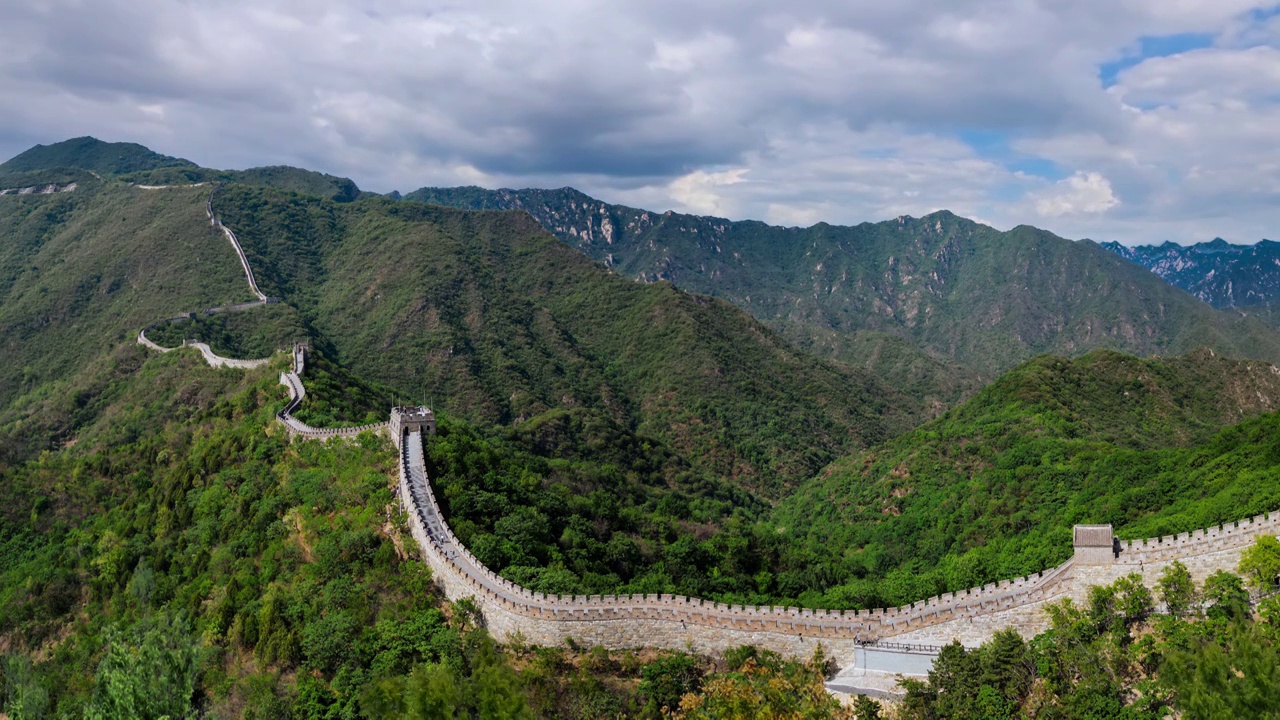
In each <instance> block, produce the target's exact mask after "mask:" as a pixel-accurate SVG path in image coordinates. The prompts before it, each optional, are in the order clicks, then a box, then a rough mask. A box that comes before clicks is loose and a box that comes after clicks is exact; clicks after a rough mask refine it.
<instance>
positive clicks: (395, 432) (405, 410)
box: [391, 405, 436, 447]
mask: <svg viewBox="0 0 1280 720" xmlns="http://www.w3.org/2000/svg"><path fill="white" fill-rule="evenodd" d="M415 430H417V431H419V432H423V433H426V434H427V435H435V434H436V415H435V413H433V412H431V408H427V407H422V406H421V405H418V406H416V407H393V408H391V440H392V441H393V442H395V444H396V447H400V440H401V438H403V437H404V434H405V433H408V432H413V431H415Z"/></svg>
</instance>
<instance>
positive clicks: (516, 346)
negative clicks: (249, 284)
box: [217, 185, 919, 494]
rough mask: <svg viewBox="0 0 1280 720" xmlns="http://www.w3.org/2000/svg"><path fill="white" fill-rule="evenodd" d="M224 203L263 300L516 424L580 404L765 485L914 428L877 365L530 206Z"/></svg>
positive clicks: (345, 356) (443, 399)
mask: <svg viewBox="0 0 1280 720" xmlns="http://www.w3.org/2000/svg"><path fill="white" fill-rule="evenodd" d="M217 208H218V212H219V214H220V215H221V216H222V218H223V220H224V221H225V222H227V223H228V224H229V225H230V226H232V227H234V228H236V229H237V233H238V234H239V236H240V238H241V241H242V242H243V243H244V245H245V252H246V253H248V254H249V256H250V260H251V262H253V263H254V265H255V267H257V268H259V270H258V278H259V283H260V285H261V286H262V287H263V289H264V291H265V292H267V293H268V294H272V295H278V296H280V297H282V298H284V299H285V300H286V302H288V303H290V304H293V305H294V306H296V307H297V308H298V309H299V310H300V312H301V313H302V314H303V316H304V317H306V318H307V319H308V321H309V322H310V324H311V326H312V327H314V328H315V330H316V332H317V333H318V334H319V335H320V336H321V337H322V338H323V341H324V342H327V343H330V344H331V348H332V351H333V355H334V357H335V358H336V359H337V361H338V362H339V363H341V364H343V365H345V366H348V367H350V368H351V369H352V370H353V371H355V372H356V373H358V374H359V375H361V376H364V377H368V378H370V379H373V380H376V381H378V382H382V383H385V384H387V385H389V386H391V387H394V388H397V389H398V390H399V391H400V392H402V393H404V394H405V395H406V396H409V397H424V396H425V398H426V399H427V400H429V401H431V402H432V403H435V404H436V405H438V406H442V407H445V408H448V409H450V410H452V411H454V412H457V413H459V414H461V415H463V416H465V417H468V418H472V419H476V420H483V421H485V422H496V423H501V424H508V423H513V422H519V421H521V420H523V419H528V418H532V417H535V416H537V415H540V414H542V413H544V412H546V411H548V410H551V409H554V408H559V407H565V408H575V407H581V408H586V409H589V410H591V411H593V412H597V413H600V414H602V415H603V416H604V417H607V418H609V419H610V420H611V421H613V422H618V423H621V424H623V425H625V426H629V427H634V428H635V429H636V430H637V431H639V432H641V433H644V434H646V435H651V436H653V437H657V438H662V439H663V440H664V441H667V442H670V443H671V444H672V447H673V448H674V449H675V450H676V451H677V452H679V453H680V454H681V455H683V456H685V457H689V458H690V459H691V461H692V462H693V463H694V464H695V466H697V467H698V468H700V469H701V470H704V471H707V472H709V473H711V474H712V475H715V476H717V477H728V478H734V479H735V480H736V481H738V482H740V483H741V484H742V485H744V486H746V487H750V488H753V489H756V490H759V491H762V492H765V493H768V494H777V493H779V492H781V491H782V489H783V488H785V487H786V486H788V485H790V484H794V483H795V482H798V481H799V480H801V479H803V478H805V477H807V476H809V475H811V474H812V473H813V472H815V471H816V470H817V469H818V468H820V467H821V466H822V465H825V464H826V463H827V462H829V461H830V460H831V459H834V458H835V457H837V456H838V455H839V454H841V453H842V452H844V451H846V449H848V448H854V447H860V446H861V447H865V446H867V445H870V444H873V443H875V442H879V441H880V440H883V439H885V438H888V437H890V436H892V435H894V434H896V433H898V432H901V431H902V430H904V429H906V428H907V427H909V426H910V425H912V424H913V423H914V418H916V417H917V416H918V414H919V409H918V407H917V406H916V405H915V404H914V403H913V402H912V401H910V400H909V399H908V398H907V397H906V396H905V395H902V394H901V393H898V392H896V391H894V390H891V389H889V388H888V387H887V386H886V385H885V384H884V383H882V382H880V381H879V380H877V379H876V378H875V377H874V376H872V375H871V374H869V373H867V372H864V371H858V370H852V369H849V368H846V367H843V366H837V365H832V364H829V363H826V362H823V361H820V360H816V359H814V358H811V357H809V356H807V355H805V354H803V353H801V352H798V351H796V350H795V349H793V348H792V347H791V346H789V345H788V344H787V343H786V342H785V341H784V340H782V339H781V338H779V337H777V336H776V335H774V334H773V333H772V332H770V331H769V330H767V329H766V328H764V327H763V326H761V325H760V324H759V323H757V322H755V321H754V320H752V319H751V318H750V317H749V316H748V315H746V314H745V313H743V312H741V311H740V310H738V309H737V308H735V307H733V306H731V305H729V304H727V303H724V302H721V301H718V300H713V299H710V298H705V297H699V296H696V295H690V294H687V293H685V292H682V291H680V290H677V289H676V288H674V287H672V286H671V285H669V284H667V283H659V284H653V285H645V284H639V283H635V282H632V281H629V280H626V279H624V278H622V277H619V276H617V275H615V274H613V273H611V272H610V271H608V270H607V269H606V268H604V267H602V266H600V265H598V264H596V263H593V262H591V261H590V260H589V259H587V258H586V257H584V256H582V255H581V254H579V253H577V252H574V251H573V250H571V249H569V248H566V247H565V246H564V245H563V244H561V243H559V242H557V241H556V240H555V239H554V238H553V237H551V236H550V235H548V234H546V233H545V232H544V231H542V230H541V228H539V227H538V226H537V225H536V224H535V223H533V222H532V221H531V220H529V218H528V216H526V215H524V214H522V213H504V212H491V213H475V212H461V211H457V210H449V209H444V208H439V207H429V206H426V205H422V204H418V203H405V202H399V203H397V202H394V201H391V200H386V199H380V198H366V199H362V200H360V201H357V202H354V203H335V202H328V201H322V200H320V199H318V198H314V197H306V196H299V195H292V194H285V193H281V192H277V191H274V190H270V189H262V188H251V187H248V186H243V185H232V186H229V187H227V188H226V189H225V190H224V191H222V192H221V193H220V194H219V196H218V200H217Z"/></svg>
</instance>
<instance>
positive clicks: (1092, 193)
mask: <svg viewBox="0 0 1280 720" xmlns="http://www.w3.org/2000/svg"><path fill="white" fill-rule="evenodd" d="M1119 204H1120V201H1119V200H1117V199H1116V196H1115V194H1114V193H1112V192H1111V183H1109V182H1107V179H1106V178H1104V177H1102V175H1101V174H1099V173H1096V172H1077V173H1076V174H1075V175H1072V176H1071V177H1069V178H1066V179H1064V180H1060V181H1058V182H1057V183H1056V184H1054V186H1053V187H1052V188H1050V189H1049V190H1047V191H1043V192H1041V193H1039V194H1038V195H1037V196H1035V207H1036V212H1037V213H1039V214H1040V215H1041V216H1043V217H1058V216H1060V215H1077V214H1081V213H1088V214H1096V213H1101V212H1106V211H1107V210H1110V209H1111V208H1113V207H1115V206H1116V205H1119Z"/></svg>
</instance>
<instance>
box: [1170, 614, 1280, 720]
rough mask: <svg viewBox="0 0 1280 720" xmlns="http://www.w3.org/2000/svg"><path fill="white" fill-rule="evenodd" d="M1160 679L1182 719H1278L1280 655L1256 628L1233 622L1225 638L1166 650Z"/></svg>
mask: <svg viewBox="0 0 1280 720" xmlns="http://www.w3.org/2000/svg"><path fill="white" fill-rule="evenodd" d="M1224 640H1225V641H1224ZM1161 678H1162V679H1163V682H1164V683H1165V684H1166V685H1167V686H1168V687H1170V688H1171V689H1172V690H1173V691H1174V697H1173V705H1174V707H1176V708H1177V709H1178V710H1181V711H1182V713H1183V715H1182V716H1183V717H1184V718H1187V720H1201V719H1203V720H1212V719H1216V718H1262V719H1265V718H1272V719H1275V718H1280V707H1278V706H1277V705H1276V702H1275V699H1276V698H1277V697H1280V651H1277V648H1276V645H1275V644H1274V643H1271V642H1268V640H1267V639H1266V638H1265V637H1264V636H1263V635H1262V632H1261V629H1260V628H1259V627H1258V626H1256V625H1246V624H1243V623H1242V624H1235V625H1233V626H1232V628H1231V630H1230V632H1229V633H1228V635H1227V637H1226V638H1215V639H1214V640H1212V641H1211V642H1208V643H1205V644H1204V645H1202V646H1200V647H1199V648H1196V649H1194V650H1192V651H1189V652H1179V651H1173V652H1170V653H1169V655H1168V656H1167V659H1166V660H1165V663H1164V665H1163V666H1162V668H1161Z"/></svg>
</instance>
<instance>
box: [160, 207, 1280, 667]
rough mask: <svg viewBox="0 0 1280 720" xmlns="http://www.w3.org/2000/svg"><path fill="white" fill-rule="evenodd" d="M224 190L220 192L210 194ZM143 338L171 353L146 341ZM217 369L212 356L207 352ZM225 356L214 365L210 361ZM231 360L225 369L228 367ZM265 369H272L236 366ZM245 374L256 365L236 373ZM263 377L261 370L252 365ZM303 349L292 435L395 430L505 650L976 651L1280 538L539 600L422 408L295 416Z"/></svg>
mask: <svg viewBox="0 0 1280 720" xmlns="http://www.w3.org/2000/svg"><path fill="white" fill-rule="evenodd" d="M215 191H216V188H215ZM212 197H213V194H212V193H210V200H209V202H208V204H207V206H206V210H207V212H208V214H209V218H210V222H211V223H213V224H214V225H215V227H219V228H221V229H222V230H223V231H224V232H225V233H226V235H227V237H228V239H229V240H230V241H231V243H232V246H233V247H235V248H236V254H237V255H238V256H239V257H240V261H241V264H242V265H243V266H244V269H245V275H246V277H247V279H248V281H249V284H250V287H251V288H252V289H253V291H254V293H255V294H256V295H258V297H259V301H258V303H250V304H249V305H257V304H261V303H263V302H266V297H265V296H264V295H263V294H262V293H261V292H259V291H258V288H257V285H256V283H255V282H254V279H253V273H252V271H251V270H250V268H249V265H248V260H247V259H246V258H245V256H244V253H243V251H242V250H241V249H240V246H239V242H238V240H236V238H235V234H234V233H232V232H231V231H230V230H229V229H227V228H226V227H225V226H223V225H222V224H221V222H220V221H219V220H218V219H217V217H216V216H215V214H214V212H213V206H212ZM138 342H139V343H142V344H144V345H146V346H148V347H151V348H154V349H156V350H160V351H162V352H164V351H167V350H169V348H162V347H160V346H158V345H156V344H155V343H152V342H151V341H149V340H147V338H146V336H145V331H144V332H142V333H139V335H138ZM202 352H205V357H206V359H207V360H210V364H215V363H214V361H213V360H212V359H210V355H211V353H208V352H207V346H205V347H204V348H203V349H202ZM213 357H217V356H213ZM221 360H223V361H224V364H226V361H228V360H229V359H226V358H221ZM231 362H237V363H257V364H261V363H262V362H265V361H264V360H251V361H231ZM231 366H232V367H249V365H231ZM252 366H253V367H256V366H257V365H252ZM305 367H306V350H305V348H303V347H301V346H295V347H294V350H293V363H292V367H291V369H290V370H289V372H285V373H281V376H280V381H281V384H283V385H285V387H286V388H287V389H288V392H289V397H290V400H289V403H288V404H287V405H286V406H285V409H284V410H283V411H282V412H281V413H280V415H279V417H278V419H279V421H280V422H281V423H283V424H284V426H285V427H286V428H287V430H288V432H289V433H290V435H291V436H294V437H304V438H314V439H321V440H324V439H330V438H335V437H353V436H355V435H357V434H359V433H360V432H363V431H366V430H374V431H376V432H389V434H390V435H391V438H392V440H393V442H394V443H395V445H396V447H397V449H398V450H399V465H400V467H399V476H400V478H399V488H398V494H399V498H400V501H401V504H402V507H403V509H404V510H405V512H406V514H407V516H408V524H409V528H410V531H411V533H412V535H413V537H414V539H415V540H416V541H417V544H418V545H419V547H420V548H421V551H422V555H423V558H424V560H425V561H426V562H427V564H428V565H430V567H431V568H432V570H433V571H434V574H435V577H436V579H437V581H438V582H439V583H440V584H441V585H442V586H443V588H444V590H445V593H446V594H447V596H448V597H450V598H451V599H455V600H456V599H461V598H467V597H470V598H474V599H475V601H476V603H477V604H478V606H479V607H480V609H481V611H482V613H483V615H484V617H485V620H486V623H487V624H488V626H489V627H490V629H491V631H492V632H493V633H494V635H495V636H496V637H498V638H499V639H500V640H506V641H515V640H522V641H524V642H531V643H536V644H543V645H558V644H560V643H563V642H564V641H565V640H567V639H569V638H572V639H574V640H576V641H578V642H581V643H585V644H588V645H601V646H604V647H609V648H628V647H632V648H634V647H658V648H671V649H691V650H694V651H698V652H720V651H723V650H725V649H728V648H730V647H734V646H738V645H743V644H754V645H758V646H761V647H764V648H768V649H771V650H775V651H778V652H781V653H783V654H786V655H795V656H807V655H809V654H810V653H812V652H813V650H814V649H815V648H816V646H817V645H818V644H821V645H822V646H823V647H824V649H825V650H826V652H827V653H828V654H829V655H830V656H831V657H833V659H834V660H835V661H836V662H837V663H838V664H842V665H846V666H848V665H852V664H854V663H855V662H856V658H858V657H859V654H858V653H859V651H860V650H861V651H862V657H865V656H867V655H868V653H867V652H866V647H867V646H868V644H874V643H880V644H881V645H880V647H882V648H886V647H889V646H893V647H898V648H901V649H902V650H903V651H906V652H910V651H911V650H912V648H915V649H916V650H919V649H923V648H929V647H933V648H936V644H940V643H945V642H949V641H951V640H952V639H959V640H961V641H963V642H965V643H966V644H977V643H980V642H982V641H984V640H986V639H988V638H990V636H991V635H992V634H993V633H994V632H995V631H996V630H999V629H1002V628H1005V627H1014V628H1017V629H1018V630H1019V631H1020V632H1022V633H1024V634H1027V635H1030V634H1034V633H1036V632H1040V631H1041V630H1043V629H1045V627H1046V626H1047V618H1046V615H1045V613H1044V612H1043V608H1044V605H1045V604H1047V603H1051V602H1056V601H1058V600H1060V599H1062V598H1067V597H1070V598H1076V599H1081V600H1082V599H1083V598H1084V597H1085V596H1086V594H1087V592H1088V589H1089V587H1091V586H1093V585H1097V584H1103V583H1108V582H1112V581H1114V580H1115V579H1116V578H1118V577H1120V576H1121V575H1124V574H1128V573H1130V572H1137V573H1139V574H1140V575H1142V577H1143V578H1144V580H1145V581H1146V582H1147V583H1148V584H1154V583H1155V580H1156V579H1157V578H1158V577H1159V574H1160V573H1161V572H1162V571H1163V569H1164V568H1165V567H1167V566H1168V564H1169V563H1171V562H1172V561H1174V560H1180V561H1182V562H1184V563H1185V564H1187V565H1188V566H1189V567H1190V569H1191V571H1192V573H1193V575H1194V576H1195V577H1196V578H1197V580H1203V578H1204V577H1206V576H1207V575H1208V574H1209V573H1211V572H1213V571H1214V570H1218V569H1229V570H1234V569H1235V567H1236V565H1237V564H1238V562H1239V556H1240V553H1241V551H1242V550H1243V549H1244V548H1246V547H1248V546H1249V545H1250V544H1251V543H1252V542H1253V540H1254V538H1256V537H1258V536H1259V535H1264V534H1265V535H1275V534H1278V533H1280V513H1270V514H1268V515H1259V516H1257V517H1254V518H1251V519H1248V520H1243V521H1240V522H1236V523H1228V524H1226V525H1222V526H1219V527H1215V528H1208V529H1204V530H1197V531H1195V532H1193V533H1183V534H1181V535H1174V536H1166V537H1162V538H1152V539H1147V540H1138V541H1129V542H1118V543H1113V541H1112V539H1111V529H1110V527H1109V526H1096V527H1092V526H1090V527H1078V528H1077V532H1076V548H1075V549H1076V554H1075V556H1074V557H1073V558H1072V559H1070V560H1068V561H1067V562H1065V563H1063V564H1062V565H1059V566H1058V567H1056V568H1052V569H1050V570H1047V571H1045V572H1041V573H1035V574H1033V575H1028V576H1026V577H1022V578H1017V579H1014V580H1004V581H1001V582H998V583H991V584H988V585H985V586H982V587H975V588H970V589H968V590H964V591H961V592H956V593H946V594H943V595H940V596H937V597H932V598H929V599H928V600H922V601H920V602H917V603H912V604H911V605H904V606H901V607H896V608H879V609H874V610H856V611H854V610H846V611H837V610H811V609H800V608H794V607H773V606H742V605H729V604H725V603H716V602H711V601H707V600H702V599H698V598H688V597H683V596H679V595H666V594H662V595H592V596H561V595H546V594H543V593H538V592H533V591H530V590H529V589H527V588H524V587H521V586H519V585H516V584H515V583H512V582H511V581H509V580H506V579H504V578H502V577H500V576H499V575H497V574H496V573H494V572H493V571H491V570H490V569H488V568H486V567H485V566H484V565H483V564H482V563H481V562H480V561H479V560H478V559H477V558H476V557H475V556H474V555H472V554H471V552H469V551H468V550H467V549H466V547H465V546H464V545H463V544H462V543H461V542H459V541H458V538H457V537H456V536H455V535H454V534H453V531H452V530H451V529H450V528H449V525H448V523H447V522H446V521H445V518H444V514H443V513H442V512H441V510H440V506H439V504H438V503H437V502H436V499H435V495H434V493H433V492H432V490H431V483H430V481H429V478H428V476H427V468H426V461H425V457H424V447H423V442H424V437H425V436H426V435H429V434H431V433H432V432H434V429H435V422H434V417H433V416H432V415H431V411H430V410H428V409H426V408H393V409H392V413H391V419H390V420H389V421H388V422H387V423H378V424H376V425H368V426H363V427H359V428H340V429H323V428H314V427H311V426H309V425H306V424H305V423H302V422H301V421H299V420H297V419H296V418H294V417H293V416H292V412H293V411H294V410H296V408H297V407H298V405H299V404H300V403H301V402H302V399H303V398H304V397H305V396H306V391H305V389H304V388H303V384H302V379H301V376H302V373H303V372H304V370H305Z"/></svg>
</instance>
